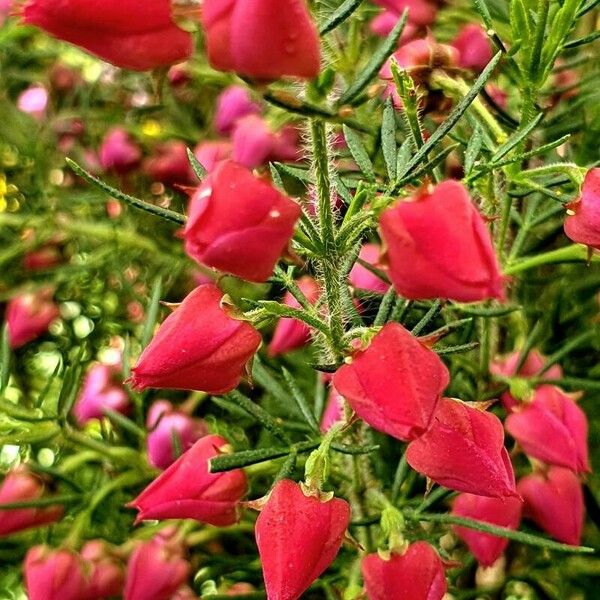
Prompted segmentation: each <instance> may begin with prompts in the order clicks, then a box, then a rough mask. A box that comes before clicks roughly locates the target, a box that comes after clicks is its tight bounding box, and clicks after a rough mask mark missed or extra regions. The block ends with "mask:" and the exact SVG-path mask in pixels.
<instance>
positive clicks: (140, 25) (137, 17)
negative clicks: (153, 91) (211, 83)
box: [22, 0, 193, 71]
mask: <svg viewBox="0 0 600 600" xmlns="http://www.w3.org/2000/svg"><path fill="white" fill-rule="evenodd" d="M22 13H23V20H24V22H25V23H27V24H28V25H36V26H37V27H40V28H41V29H44V30H45V31H47V32H48V33H50V34H51V35H53V36H55V37H57V38H59V39H61V40H65V41H67V42H70V43H71V44H75V45H77V46H81V47H82V48H84V49H85V50H87V51H88V52H91V53H92V54H95V55H96V56H98V57H100V58H102V59H103V60H106V61H108V62H110V63H112V64H113V65H116V66H117V67H123V68H126V69H134V70H136V71H146V70H149V69H154V68H156V67H163V66H166V65H170V64H173V63H176V62H180V61H182V60H185V59H186V58H189V57H190V56H191V54H192V51H193V41H192V36H191V34H189V33H187V32H185V31H183V30H182V29H179V27H177V25H175V23H174V22H173V20H172V16H171V2H170V1H169V0H147V1H146V2H142V3H140V2H139V0H103V2H102V3H101V4H98V3H93V2H92V3H90V2H89V1H88V0H61V1H60V2H57V0H27V1H26V3H25V5H24V6H23V9H22Z"/></svg>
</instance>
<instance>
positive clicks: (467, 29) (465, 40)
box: [452, 23, 494, 72]
mask: <svg viewBox="0 0 600 600" xmlns="http://www.w3.org/2000/svg"><path fill="white" fill-rule="evenodd" d="M452 45H453V46H454V47H455V48H456V49H457V50H458V52H459V55H460V58H459V60H458V64H459V65H460V66H461V67H462V68H463V69H473V70H474V71H477V72H479V71H483V69H485V67H486V66H487V64H488V63H489V62H490V60H492V57H493V55H494V52H493V50H492V45H491V44H490V40H489V38H488V36H487V33H486V32H485V31H484V30H483V28H482V27H481V26H480V25H477V24H476V23H469V24H467V25H465V26H464V27H463V28H462V29H461V30H460V32H459V33H458V36H456V37H455V38H454V40H453V41H452Z"/></svg>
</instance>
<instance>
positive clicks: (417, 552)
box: [361, 542, 447, 600]
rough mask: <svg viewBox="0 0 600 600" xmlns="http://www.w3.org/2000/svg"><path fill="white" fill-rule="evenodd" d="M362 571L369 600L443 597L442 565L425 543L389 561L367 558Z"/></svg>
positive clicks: (416, 599) (436, 598) (444, 577)
mask: <svg viewBox="0 0 600 600" xmlns="http://www.w3.org/2000/svg"><path fill="white" fill-rule="evenodd" d="M361 569H362V574H363V579H364V581H365V588H366V590H367V598H368V599H369V600H404V599H406V600H409V599H410V600H441V599H442V598H443V596H444V594H445V593H446V589H447V584H446V575H445V573H444V565H443V564H442V561H441V559H440V557H439V556H438V553H437V552H436V551H435V550H434V549H433V547H432V546H431V545H430V544H428V543H427V542H414V543H413V544H411V545H410V546H409V547H408V549H407V550H406V552H405V553H404V554H395V553H394V554H392V555H391V557H390V558H389V560H386V559H384V558H382V557H381V556H380V555H379V554H378V553H373V554H368V555H367V556H365V557H364V558H363V559H362V564H361Z"/></svg>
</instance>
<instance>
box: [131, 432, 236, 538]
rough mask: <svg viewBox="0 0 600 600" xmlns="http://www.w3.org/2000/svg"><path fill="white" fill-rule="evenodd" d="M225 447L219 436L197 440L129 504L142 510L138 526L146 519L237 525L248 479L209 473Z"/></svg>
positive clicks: (232, 472) (228, 472) (230, 472)
mask: <svg viewBox="0 0 600 600" xmlns="http://www.w3.org/2000/svg"><path fill="white" fill-rule="evenodd" d="M226 445H227V440H225V439H223V438H222V437H220V436H218V435H207V436H205V437H203V438H201V439H200V440H198V441H197V442H196V443H195V444H194V445H193V446H192V447H191V448H190V449H189V450H188V451H187V452H185V453H184V454H182V455H181V456H180V457H179V458H178V459H177V460H176V461H175V462H174V463H173V464H172V465H171V466H170V467H168V468H167V470H166V471H164V472H163V473H162V474H161V475H159V476H158V477H157V478H156V479H155V480H154V481H153V482H152V483H151V484H150V485H149V486H148V487H147V488H146V489H145V490H144V491H143V492H142V493H141V494H140V495H139V496H138V497H137V498H136V499H135V500H134V501H133V502H131V503H130V506H133V507H135V508H137V509H138V510H139V514H138V517H137V519H136V523H139V522H140V521H143V520H145V519H196V520H197V521H201V522H203V523H210V524H211V525H218V526H221V527H223V526H225V525H232V524H233V523H235V522H236V521H237V519H238V505H239V502H240V500H241V498H242V496H243V495H244V494H245V493H246V487H247V485H246V475H245V474H244V472H243V471H242V470H241V469H234V470H232V471H225V472H223V473H211V472H210V471H209V468H210V466H209V461H210V459H211V458H214V457H215V456H219V454H220V452H221V449H222V448H224V447H225V446H226Z"/></svg>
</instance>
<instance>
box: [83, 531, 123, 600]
mask: <svg viewBox="0 0 600 600" xmlns="http://www.w3.org/2000/svg"><path fill="white" fill-rule="evenodd" d="M81 558H83V559H84V560H85V561H87V563H88V570H89V571H90V581H89V583H88V588H87V595H86V598H87V600H100V599H102V598H112V597H114V596H120V595H121V594H122V593H123V584H124V582H125V572H124V569H123V565H122V564H121V563H120V562H119V561H118V560H117V559H116V558H114V557H113V556H111V554H110V551H109V550H108V548H107V546H106V544H105V543H104V542H103V541H101V540H91V541H89V542H86V543H85V544H84V546H83V548H82V549H81Z"/></svg>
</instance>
